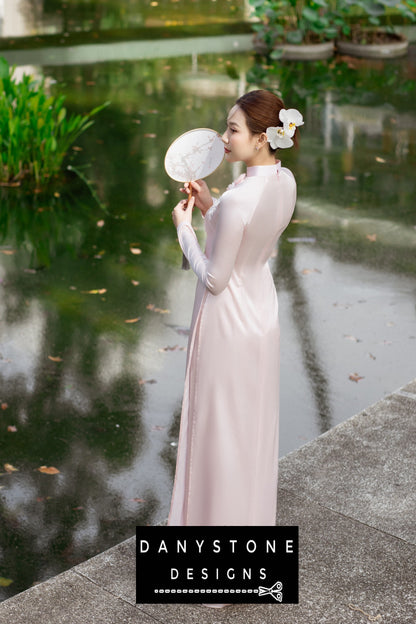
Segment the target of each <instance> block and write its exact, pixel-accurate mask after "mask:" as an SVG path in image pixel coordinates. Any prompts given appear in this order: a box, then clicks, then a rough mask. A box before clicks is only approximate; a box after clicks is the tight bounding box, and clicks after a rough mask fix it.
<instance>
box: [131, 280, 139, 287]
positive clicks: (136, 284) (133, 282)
mask: <svg viewBox="0 0 416 624" xmlns="http://www.w3.org/2000/svg"><path fill="white" fill-rule="evenodd" d="M131 283H132V284H133V286H138V285H139V284H140V282H138V281H137V280H131Z"/></svg>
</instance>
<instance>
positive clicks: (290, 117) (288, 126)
mask: <svg viewBox="0 0 416 624" xmlns="http://www.w3.org/2000/svg"><path fill="white" fill-rule="evenodd" d="M279 119H280V121H282V122H283V128H284V130H285V133H286V134H288V135H289V136H290V137H292V136H293V135H294V134H295V130H296V128H297V127H298V126H303V117H302V115H301V113H300V112H299V111H298V110H296V108H289V109H288V110H286V109H285V108H282V110H281V111H280V113H279Z"/></svg>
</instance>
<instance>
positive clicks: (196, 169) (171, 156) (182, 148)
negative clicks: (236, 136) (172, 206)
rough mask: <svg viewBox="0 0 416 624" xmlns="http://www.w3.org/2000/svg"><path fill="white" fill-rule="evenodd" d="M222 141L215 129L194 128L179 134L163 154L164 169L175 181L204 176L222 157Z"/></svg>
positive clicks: (217, 165)
mask: <svg viewBox="0 0 416 624" xmlns="http://www.w3.org/2000/svg"><path fill="white" fill-rule="evenodd" d="M224 154H225V152H224V143H223V142H222V140H221V136H220V135H219V134H218V132H216V131H215V130H210V129H209V128H196V129H195V130H189V131H188V132H185V133H184V134H181V136H180V137H178V138H177V139H176V140H175V141H174V142H173V143H172V144H171V146H170V147H169V149H168V151H167V152H166V156H165V170H166V173H167V174H168V176H169V177H170V178H172V179H173V180H176V181H177V182H191V181H192V180H199V179H202V178H206V177H207V176H209V175H210V174H211V173H213V172H214V171H215V169H217V167H219V165H220V164H221V163H222V161H223V158H224Z"/></svg>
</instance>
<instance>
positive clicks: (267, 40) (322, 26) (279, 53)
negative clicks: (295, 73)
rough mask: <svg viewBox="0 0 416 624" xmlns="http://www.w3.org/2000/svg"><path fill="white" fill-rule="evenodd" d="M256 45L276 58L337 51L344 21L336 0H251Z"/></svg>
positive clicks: (326, 55) (324, 55)
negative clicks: (336, 43)
mask: <svg viewBox="0 0 416 624" xmlns="http://www.w3.org/2000/svg"><path fill="white" fill-rule="evenodd" d="M249 1H250V4H251V6H252V7H253V14H254V17H255V18H257V20H258V22H257V23H254V24H253V29H254V30H255V32H256V35H255V41H254V45H255V49H256V50H257V51H259V52H262V53H265V54H269V55H270V56H271V57H272V58H275V59H276V58H281V57H282V58H286V59H294V60H301V59H304V60H316V59H325V58H329V57H330V56H332V54H333V50H334V39H335V38H336V37H337V35H338V32H339V28H340V26H341V24H343V15H342V13H341V12H339V11H338V10H337V2H336V1H335V0H332V1H331V0H301V1H300V2H298V1H296V0H249Z"/></svg>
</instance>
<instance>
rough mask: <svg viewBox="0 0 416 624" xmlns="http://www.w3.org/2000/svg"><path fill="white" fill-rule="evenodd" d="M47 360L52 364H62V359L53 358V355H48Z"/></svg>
mask: <svg viewBox="0 0 416 624" xmlns="http://www.w3.org/2000/svg"><path fill="white" fill-rule="evenodd" d="M48 360H52V362H62V361H63V360H62V358H60V357H59V356H56V357H54V356H53V355H48Z"/></svg>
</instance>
